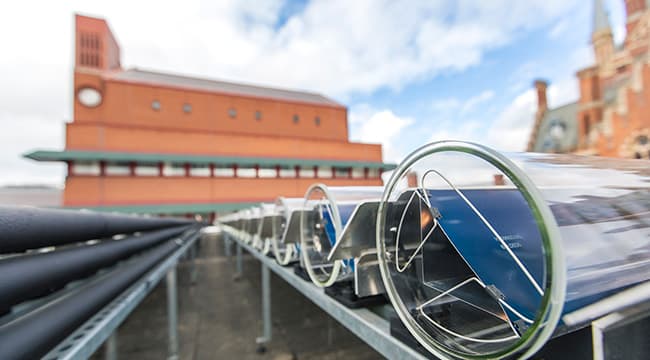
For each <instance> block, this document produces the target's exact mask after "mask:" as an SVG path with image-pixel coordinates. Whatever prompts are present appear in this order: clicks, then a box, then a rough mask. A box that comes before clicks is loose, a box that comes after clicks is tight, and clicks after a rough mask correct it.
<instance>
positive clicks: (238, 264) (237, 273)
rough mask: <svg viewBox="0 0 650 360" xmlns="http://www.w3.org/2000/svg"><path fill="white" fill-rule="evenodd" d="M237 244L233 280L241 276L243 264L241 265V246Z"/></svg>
mask: <svg viewBox="0 0 650 360" xmlns="http://www.w3.org/2000/svg"><path fill="white" fill-rule="evenodd" d="M236 242H237V256H236V260H235V263H236V265H235V266H236V269H235V280H238V279H239V278H241V276H242V272H243V267H244V266H243V264H242V245H241V243H240V242H239V241H236Z"/></svg>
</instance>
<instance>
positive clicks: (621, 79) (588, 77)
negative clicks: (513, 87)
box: [527, 0, 650, 159]
mask: <svg viewBox="0 0 650 360" xmlns="http://www.w3.org/2000/svg"><path fill="white" fill-rule="evenodd" d="M625 9H626V13H627V17H626V30H627V32H626V36H625V40H624V41H623V43H622V44H620V45H618V44H614V38H613V34H612V28H611V26H610V23H609V19H608V17H607V14H606V12H605V9H604V7H603V1H602V0H594V20H593V21H594V22H593V33H592V38H591V43H592V45H593V51H594V55H595V59H596V63H595V64H594V65H593V66H590V67H588V68H586V69H582V70H580V71H578V73H577V74H576V75H577V77H578V82H579V86H580V98H579V99H578V101H577V102H575V103H570V104H566V105H564V106H561V107H558V108H555V109H549V108H548V106H547V100H546V88H547V83H546V82H544V81H541V80H538V81H536V82H535V88H536V90H537V98H538V109H537V112H536V114H535V122H534V126H533V130H532V132H531V136H530V140H529V143H528V148H527V151H534V152H555V153H566V152H569V153H576V154H585V155H599V156H608V157H622V158H638V159H641V158H644V159H648V158H650V141H649V139H650V0H625Z"/></svg>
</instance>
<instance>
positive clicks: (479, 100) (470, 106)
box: [460, 90, 494, 116]
mask: <svg viewBox="0 0 650 360" xmlns="http://www.w3.org/2000/svg"><path fill="white" fill-rule="evenodd" d="M493 97H494V91H492V90H485V91H483V92H482V93H480V94H478V95H476V96H473V97H471V98H469V99H468V100H467V101H465V103H464V104H463V107H462V108H461V109H460V115H461V116H464V115H467V114H468V113H470V112H472V111H474V110H475V109H476V107H477V106H478V105H481V104H483V103H485V102H487V101H489V100H491V99H492V98H493Z"/></svg>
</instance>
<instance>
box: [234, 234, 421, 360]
mask: <svg viewBox="0 0 650 360" xmlns="http://www.w3.org/2000/svg"><path fill="white" fill-rule="evenodd" d="M232 238H233V241H235V242H236V243H237V249H238V251H240V250H241V248H244V249H246V251H248V252H249V253H250V254H251V255H253V256H254V257H255V258H257V259H258V260H259V261H260V262H261V263H262V276H263V277H264V268H266V269H267V270H273V272H274V273H276V274H277V275H278V276H279V277H280V278H282V279H283V280H285V281H286V282H287V283H289V284H290V285H291V286H293V287H294V288H295V289H296V290H298V291H299V292H300V293H302V294H303V295H304V296H305V297H306V298H308V299H309V300H311V301H312V302H313V303H314V304H316V305H318V306H319V307H320V308H321V309H323V310H324V311H325V312H326V313H328V314H329V315H330V316H331V317H332V318H334V319H335V320H336V321H338V322H339V323H340V324H341V325H343V326H345V327H346V328H347V329H348V330H350V331H351V332H352V333H354V334H355V335H356V336H358V337H359V338H360V339H361V340H362V341H364V342H365V343H367V344H368V345H369V346H371V347H372V348H373V349H375V350H376V351H377V352H379V353H380V354H382V355H383V356H385V357H386V358H388V359H404V360H407V359H418V360H420V359H426V357H425V356H424V355H422V354H420V353H418V352H417V351H415V350H414V349H412V348H411V347H409V346H408V345H406V344H404V343H403V342H401V341H399V340H398V339H396V338H395V337H393V336H392V335H391V334H390V324H389V322H388V320H386V319H385V318H384V317H382V316H380V315H379V314H377V313H375V312H372V311H371V310H369V309H365V308H361V309H349V308H347V307H345V306H344V305H343V304H341V303H339V302H337V301H336V300H334V299H333V298H331V297H329V296H327V295H326V294H325V292H324V291H323V289H322V288H318V287H316V286H315V285H314V284H312V283H309V282H306V281H304V280H302V279H300V278H299V277H298V276H297V275H295V274H294V273H293V271H292V269H290V268H285V267H282V266H280V265H279V264H278V263H276V262H275V259H272V258H269V257H267V256H266V255H263V254H262V253H261V252H259V251H257V250H255V249H254V248H253V247H251V246H250V245H247V244H245V243H244V242H243V241H242V240H240V239H238V238H236V237H234V236H233V237H232ZM240 270H241V269H240ZM269 285H270V284H269ZM262 286H264V279H263V280H262ZM269 291H270V287H269ZM262 296H264V289H262ZM268 299H269V304H268V306H269V308H268V309H269V318H268V320H269V321H268V322H266V321H265V323H266V324H268V326H270V325H271V321H270V312H271V309H270V305H271V304H270V293H269V297H268ZM262 301H263V302H264V299H262Z"/></svg>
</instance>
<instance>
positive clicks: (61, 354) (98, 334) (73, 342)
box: [43, 231, 199, 360]
mask: <svg viewBox="0 0 650 360" xmlns="http://www.w3.org/2000/svg"><path fill="white" fill-rule="evenodd" d="M198 238H199V232H198V231H197V232H196V233H194V234H192V235H191V236H190V238H189V239H188V240H187V241H186V242H185V244H184V245H183V246H181V248H180V249H178V250H176V251H175V252H174V253H172V254H171V255H170V256H169V257H168V258H167V259H166V260H164V261H162V262H161V263H160V264H158V265H157V266H156V267H155V268H154V269H152V270H151V271H150V272H148V273H147V274H146V275H144V276H143V277H142V278H140V280H138V281H137V282H136V283H134V284H133V285H132V286H131V287H129V288H128V289H126V290H125V291H124V292H123V293H122V294H120V295H119V296H118V297H116V298H115V299H114V300H113V301H111V302H110V303H108V304H107V305H106V306H105V307H104V308H103V309H102V310H100V311H99V312H98V313H97V314H96V315H95V316H93V317H91V318H90V319H88V321H86V322H85V323H84V324H83V325H81V326H80V327H79V328H77V330H75V331H74V332H72V333H71V334H70V335H69V336H68V337H67V338H66V339H65V340H63V341H61V343H59V345H57V346H56V347H54V348H53V349H52V350H51V351H50V352H49V353H48V354H47V355H45V356H44V357H43V358H44V359H57V360H70V359H88V358H89V357H90V356H91V355H92V354H93V353H94V352H95V351H96V350H97V349H98V348H99V347H100V346H101V345H102V344H104V343H105V342H106V341H107V340H108V339H109V338H110V337H111V335H112V334H114V333H115V331H116V329H117V328H118V327H119V326H120V324H121V323H122V322H123V321H124V320H125V319H126V317H127V316H128V315H129V314H130V313H131V312H132V311H133V310H134V309H135V308H136V307H137V306H138V305H139V304H140V303H141V302H142V300H144V298H145V297H146V296H147V295H148V294H149V293H150V292H151V291H152V290H153V289H154V288H155V287H156V285H157V284H158V283H159V282H160V280H161V279H162V278H163V276H166V275H168V273H169V272H170V269H172V268H174V269H175V268H176V264H177V263H178V260H179V258H181V256H183V255H184V254H186V252H187V251H188V249H189V248H190V247H191V246H192V245H193V244H194V243H195V242H196V240H197V239H198ZM174 274H175V270H174ZM174 280H175V277H174ZM168 287H169V286H168ZM174 287H175V284H174ZM168 295H169V294H168ZM175 296H176V292H174V297H175ZM174 308H177V307H176V306H174ZM176 321H177V320H176ZM176 339H178V338H176ZM176 341H177V340H176ZM115 344H117V342H116V343H115ZM107 346H112V345H108V344H107ZM170 348H171V345H170ZM176 349H178V345H176ZM116 350H117V349H116Z"/></svg>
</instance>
